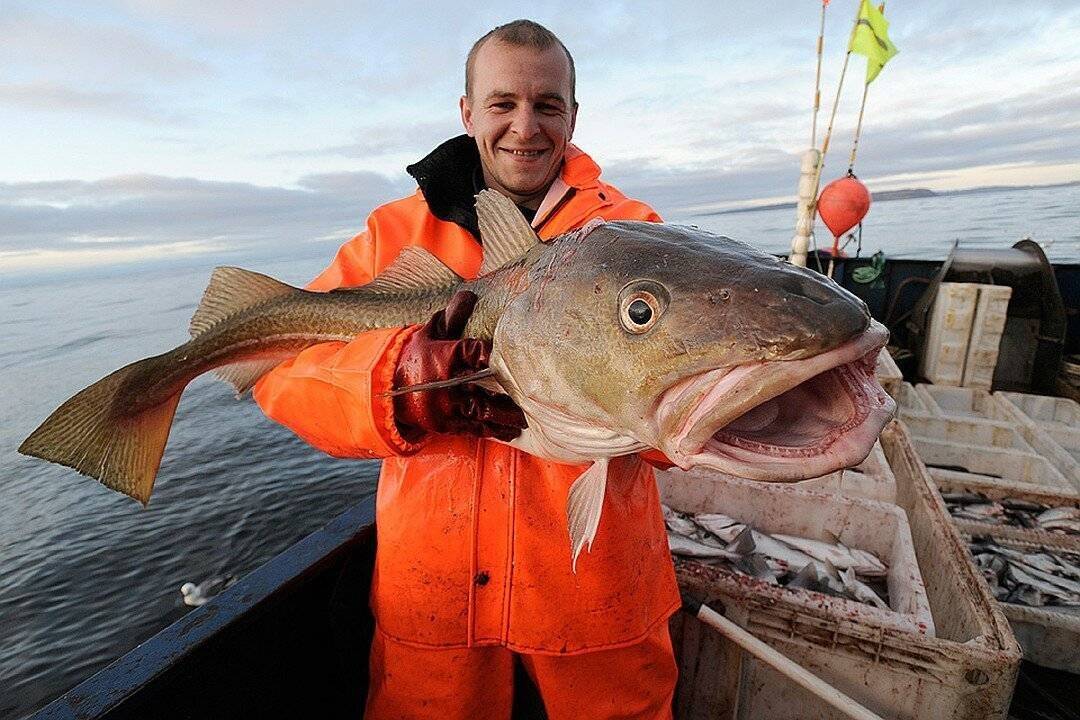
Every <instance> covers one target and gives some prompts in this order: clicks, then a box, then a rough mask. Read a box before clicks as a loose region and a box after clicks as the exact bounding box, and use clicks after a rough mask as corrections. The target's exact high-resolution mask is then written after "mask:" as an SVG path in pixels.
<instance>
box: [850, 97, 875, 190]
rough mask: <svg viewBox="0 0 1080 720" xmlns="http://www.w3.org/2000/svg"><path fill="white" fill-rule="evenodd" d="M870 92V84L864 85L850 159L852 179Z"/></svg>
mask: <svg viewBox="0 0 1080 720" xmlns="http://www.w3.org/2000/svg"><path fill="white" fill-rule="evenodd" d="M869 90H870V83H867V84H865V85H863V89H862V105H860V106H859V121H858V122H857V123H856V124H855V139H854V140H853V141H852V143H851V157H849V158H848V166H847V174H848V175H851V176H852V177H854V176H855V173H854V172H852V171H853V170H854V168H855V153H857V152H858V151H859V134H860V133H861V132H862V118H863V111H864V110H866V94H867V92H868V91H869Z"/></svg>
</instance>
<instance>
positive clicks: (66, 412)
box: [19, 358, 183, 505]
mask: <svg viewBox="0 0 1080 720" xmlns="http://www.w3.org/2000/svg"><path fill="white" fill-rule="evenodd" d="M158 362H160V360H159V359H158V358H147V359H146V360H139V361H138V362H134V363H131V364H130V365H127V366H125V367H122V368H120V369H119V370H117V371H116V372H114V373H112V374H111V375H108V376H106V377H104V378H102V379H101V380H99V381H97V382H96V383H94V384H93V385H91V386H90V387H88V388H86V389H84V390H82V391H81V392H79V393H78V394H76V395H75V396H74V397H72V398H71V399H69V400H68V401H67V402H65V403H64V404H63V405H61V406H60V407H58V408H57V409H56V410H55V411H54V412H53V414H52V415H50V416H49V417H48V418H47V419H46V420H45V422H43V423H42V424H41V425H40V426H39V427H38V428H37V429H36V430H34V432H32V433H30V435H29V437H27V438H26V439H25V440H24V441H23V442H22V444H21V445H20V446H19V452H20V453H22V454H23V455H29V456H32V457H37V458H41V459H42V460H48V461H50V462H54V463H59V464H61V465H66V466H68V467H70V468H73V469H75V470H77V471H79V472H80V473H82V474H84V475H89V476H90V477H92V478H95V479H97V480H99V481H100V482H101V483H102V484H103V485H105V486H106V487H108V488H111V489H112V490H116V491H118V492H122V493H124V494H125V495H128V496H130V497H132V498H134V499H136V500H138V501H139V502H141V503H142V504H143V505H146V504H147V503H148V502H149V501H150V493H151V491H152V490H153V488H154V478H155V476H156V475H157V470H158V466H159V465H160V464H161V456H162V454H163V453H164V451H165V443H166V441H167V440H168V439H169V430H170V428H171V427H172V419H173V414H174V413H175V412H176V405H177V403H178V402H180V395H181V393H182V392H183V387H181V388H180V389H179V390H178V391H177V392H176V393H175V394H173V395H171V396H169V397H167V398H165V399H164V400H163V401H161V402H158V403H157V404H155V405H152V406H147V407H144V408H143V409H141V410H140V411H138V412H137V413H135V414H124V413H119V412H116V411H115V410H114V408H116V407H119V406H121V405H122V404H123V403H122V402H117V399H118V398H122V397H123V396H125V395H127V394H128V392H129V390H130V389H131V388H132V386H133V384H135V383H136V382H137V378H139V377H143V376H144V373H145V372H146V371H147V370H148V369H149V366H150V365H151V364H153V363H158Z"/></svg>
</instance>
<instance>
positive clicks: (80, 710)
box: [28, 0, 1080, 720]
mask: <svg viewBox="0 0 1080 720" xmlns="http://www.w3.org/2000/svg"><path fill="white" fill-rule="evenodd" d="M827 4H828V2H827V0H826V2H823V3H822V21H821V22H822V31H823V29H824V11H825V6H826V5H827ZM860 24H862V25H865V26H866V27H867V28H869V27H870V25H869V24H867V23H860V18H859V17H857V18H856V24H855V29H858V28H859V27H860ZM855 29H853V35H852V38H853V41H854V38H855V35H854V33H855ZM882 32H883V31H882ZM886 40H887V38H886ZM878 44H879V45H880V48H881V49H880V50H878V49H876V47H877V46H873V45H872V46H871V48H870V50H862V51H860V50H856V52H862V53H863V54H867V58H868V61H873V62H876V63H878V64H877V66H876V70H875V71H874V72H873V74H868V79H867V80H866V83H865V85H864V92H863V107H865V103H866V88H868V87H869V83H870V81H871V80H872V79H873V77H874V76H876V74H877V71H879V70H880V69H881V66H883V65H884V63H885V62H886V61H887V60H888V58H889V57H891V55H892V54H893V53H894V52H895V48H894V47H892V46H891V44H889V45H888V46H886V45H885V44H883V43H881V42H880V39H879V40H878ZM821 47H822V40H821V37H819V40H818V80H819V81H820V68H821ZM888 48H891V50H889V49H888ZM851 51H852V50H851V48H850V47H849V50H848V55H850V54H851ZM844 67H845V69H846V67H847V58H846V57H845V61H844ZM840 83H841V84H842V83H843V73H841V79H840ZM839 96H840V88H839V87H838V88H837V100H838V99H839ZM819 102H820V86H818V87H816V88H815V107H814V120H813V123H814V124H813V130H812V132H811V146H812V148H816V146H817V142H816V127H817V125H816V123H817V110H818V105H819ZM835 115H836V102H834V104H833V109H832V116H833V118H835ZM862 119H863V111H862V109H860V111H859V125H858V127H857V129H856V134H855V140H854V144H853V147H852V151H851V156H850V161H849V167H848V177H847V178H843V179H841V180H839V181H836V182H837V183H840V184H841V185H839V186H837V185H835V184H834V187H843V188H845V191H852V192H854V193H855V195H856V196H858V197H856V201H857V202H856V203H855V204H856V205H858V204H859V203H862V204H863V205H865V207H862V208H861V213H862V214H865V212H866V209H867V208H868V207H869V195H868V193H867V194H866V196H865V199H863V198H862V197H861V196H860V193H861V192H863V190H860V186H859V183H858V182H857V179H856V178H855V177H854V174H853V172H852V169H853V166H854V163H855V151H856V148H857V146H858V128H861V125H862ZM832 127H833V123H832V119H830V121H829V127H828V130H827V131H826V134H825V139H824V142H823V151H821V152H819V151H818V150H817V149H812V150H810V151H808V152H807V153H806V154H804V155H803V158H802V174H803V175H802V180H801V181H800V183H799V209H798V217H799V222H798V223H797V226H796V237H795V241H794V242H793V244H792V253H791V256H789V259H791V260H793V261H794V262H795V263H796V264H800V265H805V266H808V267H811V268H815V269H818V270H819V271H821V272H822V273H824V274H828V275H829V276H830V277H833V278H834V279H835V280H836V281H837V282H838V283H840V284H841V285H842V286H843V287H845V288H847V289H848V290H850V291H851V292H853V293H854V294H856V295H857V296H859V297H860V298H862V299H863V300H864V301H865V302H866V304H867V306H868V308H869V310H870V312H871V314H872V315H873V316H874V318H875V319H877V320H878V321H880V322H882V323H883V324H884V325H886V327H888V328H889V329H890V331H891V333H892V337H891V341H890V353H891V357H892V358H893V359H894V360H895V362H896V365H897V367H898V370H899V371H900V372H901V373H902V375H903V378H904V379H905V380H910V381H915V380H917V379H919V373H920V367H919V364H918V361H919V358H920V354H921V351H922V349H923V348H924V347H925V345H926V343H927V342H928V335H927V323H926V321H927V316H928V313H929V309H930V307H931V305H932V303H933V301H934V298H935V295H936V290H937V288H938V287H939V286H940V285H941V284H942V283H943V282H975V283H989V284H994V285H998V286H1008V287H1010V288H1012V290H1013V298H1012V300H1011V301H1010V306H1009V317H1010V320H1011V322H1010V323H1008V324H1007V327H1006V329H1005V333H1004V334H1005V336H1006V338H1007V340H1006V341H1004V342H1003V344H1002V347H1003V348H1006V349H1005V350H1003V352H1002V353H1001V359H1000V361H999V362H998V366H999V368H1000V376H997V375H996V376H995V378H994V387H995V388H996V389H1009V390H1016V391H1021V392H1030V393H1041V394H1048V395H1061V396H1064V397H1068V398H1072V399H1080V390H1078V386H1077V385H1076V384H1075V383H1074V382H1072V381H1071V380H1072V378H1074V374H1075V376H1080V370H1078V369H1080V264H1076V263H1073V264H1061V263H1057V264H1050V263H1048V262H1047V260H1046V257H1045V255H1044V254H1043V252H1042V250H1041V249H1040V248H1039V246H1038V245H1037V244H1035V243H1034V242H1032V241H1030V240H1022V241H1020V242H1018V243H1016V244H1015V245H1013V246H1012V247H1002V248H1001V249H1000V250H994V251H985V250H984V251H978V252H969V251H967V250H966V249H962V248H954V250H953V252H952V253H950V255H949V257H948V258H947V259H946V260H945V261H944V262H942V261H939V260H918V259H899V258H885V257H884V256H883V255H880V254H877V255H875V256H873V257H870V258H860V257H855V258H850V257H846V256H845V255H844V254H843V252H842V248H841V246H840V243H839V240H840V237H841V236H842V235H843V234H845V233H846V232H847V230H848V229H850V228H851V227H853V226H854V225H855V224H857V222H858V220H856V221H855V222H852V223H850V224H844V223H841V224H840V225H837V226H836V227H835V228H834V227H833V226H832V225H830V229H831V230H833V231H834V232H833V234H834V236H835V237H836V240H837V241H836V242H835V243H834V244H833V248H832V252H827V253H826V252H818V251H816V250H809V245H810V239H811V237H812V236H813V224H814V217H815V214H816V213H815V210H816V209H817V208H816V207H815V206H816V205H817V204H818V203H820V202H821V200H822V196H820V195H819V193H818V190H819V186H820V180H821V171H822V166H823V158H824V149H827V147H828V144H829V138H830V137H831V133H832ZM841 199H842V200H843V198H841ZM842 204H843V203H841V205H842ZM856 214H857V215H858V218H861V217H862V214H858V213H856ZM827 224H828V223H827ZM1073 368H1077V369H1073ZM926 482H927V485H926V487H929V484H928V482H929V481H926ZM931 492H933V493H936V491H931ZM924 499H925V498H924ZM937 503H938V505H939V506H940V497H938V499H937ZM940 513H941V514H942V515H943V516H944V511H943V509H941V510H940ZM946 528H949V529H946ZM951 528H952V526H951V524H949V523H948V522H944V523H939V524H938V525H937V526H935V527H934V529H933V532H936V533H938V534H939V535H940V534H941V533H946V534H948V533H952V534H953V535H951V536H950V537H955V538H956V544H957V547H960V543H961V542H962V541H961V540H959V537H960V536H959V535H957V534H956V531H955V530H953V529H951ZM375 545H376V533H375V526H374V500H373V499H369V500H366V501H364V502H362V503H360V504H358V505H356V506H354V507H352V508H351V509H349V510H348V511H346V512H345V513H343V514H342V515H340V516H339V517H337V518H335V519H334V520H332V521H331V522H330V523H329V524H327V525H326V526H325V527H324V528H322V529H321V530H319V531H318V532H315V533H314V534H312V535H310V536H308V537H307V538H305V539H303V540H301V541H300V542H298V543H296V544H295V545H294V546H292V547H291V548H289V549H288V550H286V551H285V552H283V553H282V554H280V555H278V556H277V557H275V558H273V559H272V560H270V561H269V562H267V563H265V564H264V565H262V566H261V567H259V568H258V569H257V570H255V571H254V572H252V573H251V574H249V575H248V576H246V577H244V578H242V579H241V580H239V581H238V582H237V583H236V584H235V585H233V586H231V587H229V588H228V589H226V590H225V591H224V592H223V593H222V594H220V595H219V596H217V597H216V598H214V599H212V600H211V601H209V602H208V603H207V604H205V605H203V606H201V607H198V608H195V609H193V610H191V611H190V612H189V613H188V614H187V615H185V616H184V617H183V618H182V619H180V620H178V621H177V622H175V623H173V624H172V625H170V626H168V627H166V628H165V629H163V630H161V631H160V632H159V633H157V634H156V635H154V636H153V637H151V638H149V639H148V640H146V641H145V642H143V643H142V644H141V645H139V646H138V647H136V648H135V649H133V650H131V651H130V652H129V653H127V654H126V655H124V656H122V657H120V658H119V659H117V660H116V661H114V662H113V663H112V664H110V665H109V666H108V667H107V668H105V669H104V670H102V671H100V672H98V673H97V674H95V675H93V676H92V677H90V678H88V679H87V680H85V681H83V682H82V683H81V684H79V685H78V686H76V687H75V688H73V689H71V690H69V691H68V692H66V693H64V694H63V695H62V696H60V697H59V698H57V699H55V700H54V701H53V702H51V703H50V704H48V705H47V706H45V707H44V708H42V709H40V710H38V711H37V712H36V713H34V714H32V715H31V716H29V717H28V720H60V719H64V720H68V719H74V718H79V719H80V720H97V719H108V720H126V719H129V718H130V719H132V720H135V719H141V718H157V719H161V720H170V719H172V718H176V719H180V718H193V717H198V718H233V717H256V716H257V717H263V718H277V717H282V718H285V717H288V718H294V717H312V716H315V717H321V718H330V719H333V718H357V717H361V716H362V714H363V707H364V700H365V695H366V690H367V684H368V651H369V648H370V644H371V639H372V634H373V631H374V619H373V617H372V615H371V613H370V610H369V609H368V606H367V602H366V598H367V595H368V592H369V589H370V583H371V574H372V570H373V565H374V555H375ZM958 557H959V556H958ZM964 562H967V561H964ZM965 568H966V569H965V570H964V572H965V573H966V577H967V579H968V580H969V581H971V582H978V581H977V580H975V578H977V577H978V574H977V572H976V571H975V569H974V566H971V567H966V566H965ZM682 579H683V576H680V580H682ZM685 589H687V588H686V587H685V586H684V590H685ZM976 591H977V592H976V593H975V594H976V595H978V596H979V597H980V598H982V599H984V600H985V601H986V603H987V604H988V605H989V606H993V605H994V602H993V600H992V597H991V596H990V594H989V592H988V590H987V589H986V587H985V586H983V587H981V588H976ZM940 592H941V591H940V590H939V594H940ZM688 598H690V599H689V600H688V605H687V613H680V614H677V616H676V618H674V619H673V622H672V628H673V635H674V637H675V640H676V651H677V656H678V657H679V660H680V667H681V669H682V670H683V672H682V674H681V677H680V690H679V691H677V698H676V717H680V718H690V717H694V718H699V717H736V716H737V717H770V716H769V715H764V714H761V713H758V714H750V715H747V714H745V713H744V712H740V711H739V709H738V708H737V707H733V706H731V705H730V704H729V705H727V706H724V707H720V706H716V707H710V706H708V704H707V703H706V704H704V705H702V704H700V703H699V704H697V705H696V706H694V707H692V708H690V709H688V708H689V707H690V706H689V705H688V704H687V703H686V702H682V701H680V698H683V699H685V697H686V696H688V695H692V694H693V690H688V689H687V686H688V685H689V684H696V685H710V684H712V685H716V684H718V683H719V682H720V681H719V680H717V679H718V678H730V677H731V676H732V670H731V668H730V667H728V666H727V665H726V664H725V661H724V658H728V659H729V660H730V659H733V658H734V656H733V655H731V654H730V653H729V654H727V655H725V653H724V652H721V653H719V654H718V653H716V652H710V653H706V652H703V651H702V650H701V648H703V647H706V645H708V644H709V643H708V642H705V641H702V639H701V638H698V641H697V642H696V643H691V642H689V640H688V638H687V637H686V632H685V628H684V623H685V621H686V618H688V617H691V616H692V615H696V617H699V618H700V617H702V603H701V602H700V601H699V599H698V600H695V599H693V593H688ZM934 602H935V601H934V598H933V597H931V606H932V607H931V610H933V611H935V612H937V611H938V610H942V608H941V607H933V605H934ZM936 602H937V603H938V604H939V605H940V604H941V603H943V602H944V601H943V600H942V599H941V598H938V600H937V601H936ZM944 610H945V611H946V612H947V611H949V608H944ZM991 620H992V621H993V622H996V623H998V625H997V626H996V627H995V628H994V630H995V632H998V633H999V634H1001V633H1005V634H1006V635H1007V634H1008V630H1007V628H1008V625H1007V624H1006V623H1005V620H1004V617H1003V616H1002V615H1001V614H1000V612H998V613H997V614H996V615H994V617H993V618H991ZM730 624H731V623H730V621H729V622H728V623H727V625H728V626H729V625H730ZM714 627H726V626H721V625H720V624H714ZM725 632H727V633H728V634H726V635H725V636H724V637H725V638H726V639H727V640H728V641H730V640H731V638H733V637H735V635H733V634H731V632H732V631H725ZM743 634H744V635H746V634H747V633H745V631H743ZM717 637H718V638H719V636H717ZM1009 637H1011V635H1010V636H1009ZM710 642H711V641H710ZM716 642H719V640H716ZM745 642H746V643H751V642H753V640H746V641H745ZM834 644H835V638H834ZM956 645H957V646H959V645H960V644H959V643H957V644H956ZM740 647H742V648H746V647H748V644H742V643H740ZM882 647H883V645H882V644H880V643H879V644H878V646H877V650H876V652H879V653H880V652H881V648H882ZM714 649H715V643H714ZM982 649H983V650H986V648H982ZM990 650H991V651H993V650H995V649H994V648H991V649H990ZM996 650H999V651H1000V655H1001V658H999V659H1000V662H1001V664H1002V667H1005V668H1006V669H1005V671H1004V677H1005V679H1004V680H1003V681H1002V682H1007V683H1008V687H1006V688H1005V691H1006V692H1010V691H1011V692H1013V694H1012V699H1011V705H1010V706H1009V710H1008V717H1010V718H1018V719H1026V718H1032V719H1040V720H1057V719H1059V718H1060V719H1061V720H1065V719H1066V718H1080V675H1075V674H1071V673H1069V672H1066V671H1064V670H1061V669H1054V668H1050V667H1045V666H1040V665H1036V664H1034V663H1031V662H1027V661H1025V662H1023V663H1022V664H1021V665H1020V667H1019V672H1018V674H1017V675H1015V676H1014V675H1013V674H1012V669H1015V666H1016V660H1017V659H1018V648H1017V645H1016V643H1015V641H1012V642H1011V644H1010V643H1009V642H1006V643H1005V644H1004V645H1003V646H1001V647H999V648H996ZM759 652H761V653H767V654H768V653H771V654H772V655H773V656H775V655H778V654H780V653H778V652H777V651H776V650H775V649H773V650H769V649H768V648H765V649H759ZM875 659H876V658H875ZM773 667H777V666H775V665H774V666H773ZM687 668H692V669H693V671H692V673H687V672H685V671H686V669H687ZM965 670H966V673H965V676H964V677H965V682H967V683H968V684H969V687H967V693H968V694H969V695H971V696H977V695H979V694H980V693H982V692H984V691H983V690H980V687H981V686H984V685H985V684H986V683H987V682H988V678H987V677H986V676H985V674H984V673H983V671H982V670H980V669H979V668H976V667H972V668H970V669H965ZM871 672H873V671H871ZM881 672H884V670H882V671H881ZM915 672H916V673H917V672H918V671H917V670H916V671H915ZM923 672H925V673H927V674H928V675H929V674H930V673H931V672H932V671H931V670H924V671H923ZM802 673H803V674H804V675H805V674H806V671H805V670H803V671H802ZM794 674H795V673H792V674H786V675H785V674H783V673H781V674H780V675H777V676H775V679H774V680H773V682H776V683H790V682H792V678H793V677H794ZM1014 679H1015V685H1013V680H1014ZM813 680H814V678H810V679H809V680H806V682H808V683H812V682H813ZM868 684H869V683H868ZM803 687H806V685H805V684H804V685H803ZM913 687H918V683H916V684H915V686H913ZM827 689H828V686H827V685H826V692H827ZM997 690H999V691H1000V690H1001V688H1000V687H999V688H997ZM916 692H919V691H918V690H916ZM845 701H846V702H847V704H845ZM897 705H898V706H899V701H897ZM965 707H966V709H965V710H963V711H957V709H956V708H951V707H936V708H933V712H934V714H935V715H936V716H938V717H956V718H959V717H963V718H971V719H972V720H974V719H975V718H981V717H988V716H992V717H1001V716H1002V715H1001V712H1000V707H997V708H996V709H995V711H994V712H993V713H991V712H990V711H987V712H986V713H980V712H979V710H978V709H977V708H978V707H979V705H978V703H977V702H976V703H969V704H968V705H967V706H965ZM833 708H834V709H836V713H837V714H835V715H829V717H834V716H835V717H845V716H850V717H878V715H876V714H874V713H872V712H869V711H866V709H865V708H863V707H862V706H860V705H858V704H857V703H851V702H850V698H847V697H846V696H844V697H843V698H842V699H841V700H840V701H839V703H838V704H834V705H833ZM845 708H846V711H845ZM972 708H975V709H974V710H973V709H972ZM875 710H876V711H877V712H878V713H881V714H882V715H884V716H898V713H897V712H890V710H891V708H890V707H888V706H885V707H877V708H875ZM789 716H790V717H797V716H799V711H798V709H795V710H791V709H789V710H788V712H787V714H786V715H785V717H789ZM816 716H818V715H815V717H816ZM902 716H903V717H910V715H902ZM923 716H928V715H923ZM513 717H514V718H520V719H531V718H543V717H545V714H544V710H543V703H542V701H541V699H540V697H539V695H538V693H537V691H536V689H535V688H534V687H533V686H532V684H531V682H530V681H529V679H528V676H527V675H526V674H525V672H524V671H523V670H522V668H521V667H520V665H519V667H518V671H517V673H516V675H515V695H514V709H513Z"/></svg>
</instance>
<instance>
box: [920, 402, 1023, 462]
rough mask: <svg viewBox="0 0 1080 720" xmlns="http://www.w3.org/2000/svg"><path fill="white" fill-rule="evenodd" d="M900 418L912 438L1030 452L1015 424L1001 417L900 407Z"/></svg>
mask: <svg viewBox="0 0 1080 720" xmlns="http://www.w3.org/2000/svg"><path fill="white" fill-rule="evenodd" d="M900 418H901V419H902V420H903V421H904V424H905V425H907V426H908V430H909V431H910V432H911V434H912V435H913V436H915V437H919V438H928V439H933V440H939V441H945V442H954V443H963V444H965V445H981V446H985V447H994V448H1007V449H1011V450H1019V451H1021V452H1028V453H1030V452H1033V451H1032V449H1031V446H1030V445H1029V444H1028V443H1027V441H1026V440H1024V437H1023V435H1022V434H1021V432H1020V430H1018V429H1017V427H1016V425H1015V424H1014V423H1010V422H1007V421H1005V420H984V419H982V418H975V417H958V416H954V415H932V414H931V413H926V412H917V411H915V410H901V411H900Z"/></svg>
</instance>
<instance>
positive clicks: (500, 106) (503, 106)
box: [491, 102, 514, 110]
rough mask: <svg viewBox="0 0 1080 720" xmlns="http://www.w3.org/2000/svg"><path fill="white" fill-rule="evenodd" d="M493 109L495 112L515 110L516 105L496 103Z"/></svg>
mask: <svg viewBox="0 0 1080 720" xmlns="http://www.w3.org/2000/svg"><path fill="white" fill-rule="evenodd" d="M491 107H492V109H494V110H512V109H513V108H514V103H512V102H501V103H495V104H494V105H492V106H491Z"/></svg>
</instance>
